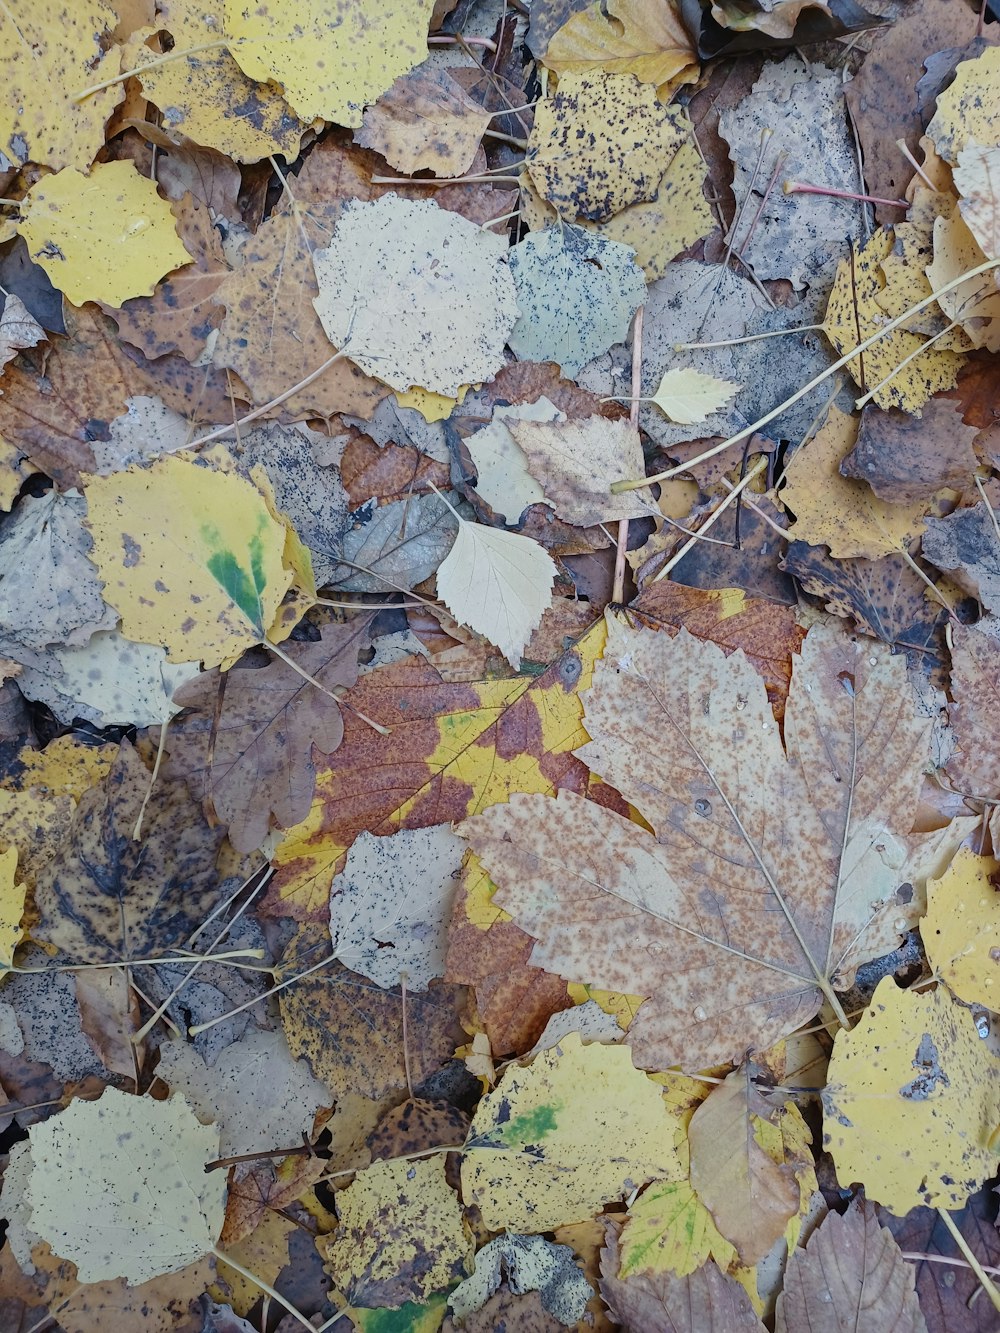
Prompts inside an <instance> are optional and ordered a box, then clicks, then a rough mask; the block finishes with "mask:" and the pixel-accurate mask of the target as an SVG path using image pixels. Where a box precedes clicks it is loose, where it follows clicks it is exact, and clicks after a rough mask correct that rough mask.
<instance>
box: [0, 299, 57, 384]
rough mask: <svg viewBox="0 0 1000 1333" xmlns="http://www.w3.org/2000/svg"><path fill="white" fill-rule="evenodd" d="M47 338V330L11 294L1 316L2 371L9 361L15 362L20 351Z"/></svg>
mask: <svg viewBox="0 0 1000 1333" xmlns="http://www.w3.org/2000/svg"><path fill="white" fill-rule="evenodd" d="M45 336H46V334H45V330H44V329H43V328H42V326H41V324H39V323H38V321H37V320H36V319H35V317H34V316H33V315H32V314H30V313H29V311H28V308H27V306H26V305H25V304H24V302H23V301H22V300H21V298H20V297H19V296H17V295H15V294H14V293H13V292H11V293H9V294H8V295H7V297H6V298H5V300H4V303H3V313H2V314H0V370H2V368H3V367H4V366H5V365H6V364H7V362H8V361H13V359H14V357H15V356H17V354H18V352H19V351H21V350H22V349H23V348H25V347H34V346H36V345H37V344H38V343H40V342H42V341H43V340H44V338H45Z"/></svg>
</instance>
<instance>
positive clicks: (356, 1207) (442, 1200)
mask: <svg viewBox="0 0 1000 1333" xmlns="http://www.w3.org/2000/svg"><path fill="white" fill-rule="evenodd" d="M337 1214H338V1218H339V1225H338V1227H337V1230H336V1231H335V1232H333V1234H332V1235H330V1236H329V1237H327V1238H326V1239H325V1241H324V1242H322V1244H321V1246H320V1249H321V1253H323V1256H324V1258H325V1259H326V1265H327V1270H328V1272H329V1273H330V1276H331V1277H332V1278H333V1281H334V1284H335V1285H336V1287H337V1288H338V1289H339V1290H340V1291H342V1292H343V1293H344V1295H345V1297H346V1298H347V1300H348V1301H349V1302H350V1304H351V1305H357V1306H364V1307H366V1308H368V1309H376V1310H378V1309H385V1308H393V1307H396V1308H398V1307H399V1306H400V1305H402V1304H403V1303H404V1302H407V1301H412V1302H420V1301H423V1300H426V1298H427V1297H428V1296H430V1295H431V1294H432V1293H433V1292H435V1291H440V1290H441V1289H442V1288H444V1287H448V1286H450V1285H451V1284H452V1283H453V1282H454V1281H455V1279H456V1278H458V1277H461V1276H462V1275H463V1274H464V1273H465V1271H466V1267H467V1265H468V1263H469V1261H470V1260H471V1258H472V1249H473V1247H472V1238H471V1234H470V1233H469V1231H468V1229H467V1227H466V1224H465V1221H464V1219H463V1216H462V1208H461V1205H460V1204H459V1202H458V1199H457V1197H456V1196H455V1193H454V1192H453V1190H452V1189H451V1188H450V1187H449V1185H448V1183H447V1181H446V1180H445V1174H444V1162H443V1160H442V1159H441V1158H440V1157H437V1158H433V1159H431V1160H430V1161H423V1162H421V1161H417V1162H405V1161H395V1162H375V1163H373V1165H372V1166H370V1167H368V1168H367V1170H365V1171H359V1172H358V1174H357V1175H356V1176H355V1178H354V1181H353V1183H352V1184H350V1185H349V1186H348V1187H347V1189H346V1190H342V1191H341V1192H340V1194H338V1196H337Z"/></svg>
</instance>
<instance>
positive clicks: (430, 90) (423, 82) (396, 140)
mask: <svg viewBox="0 0 1000 1333" xmlns="http://www.w3.org/2000/svg"><path fill="white" fill-rule="evenodd" d="M491 119H492V115H491V113H490V112H489V111H484V110H483V108H482V107H481V106H480V105H479V103H478V102H474V101H473V100H472V98H471V97H470V96H469V94H468V93H467V92H466V91H465V89H464V88H463V87H462V86H461V84H459V83H458V82H456V80H455V79H453V78H452V77H451V74H450V73H449V72H448V70H446V69H436V68H434V67H433V66H428V67H423V66H421V67H418V68H417V69H415V70H411V71H410V73H409V74H403V75H401V76H400V78H398V79H397V80H396V82H395V83H394V84H393V85H392V87H391V88H389V89H388V90H387V91H386V92H385V93H383V95H382V96H381V97H380V98H379V99H378V101H377V102H376V103H375V105H374V106H369V107H368V108H367V109H366V111H365V113H364V118H363V120H362V122H361V128H360V129H359V130H356V131H355V133H354V142H355V143H357V144H360V145H361V146H362V147H363V148H371V149H373V150H374V151H375V152H376V153H381V154H382V156H383V157H384V158H385V160H386V161H387V162H388V163H389V165H390V166H392V167H395V169H396V170H397V171H402V172H404V173H405V174H406V175H407V176H412V175H413V173H414V172H417V171H433V172H434V174H435V175H436V176H461V175H464V173H465V172H467V171H468V170H469V169H470V168H471V166H472V163H473V159H474V158H475V156H476V150H477V149H478V148H479V145H480V143H481V142H482V138H483V131H484V130H486V129H488V128H489V124H490V121H491Z"/></svg>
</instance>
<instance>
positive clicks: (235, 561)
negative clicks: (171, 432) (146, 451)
mask: <svg viewBox="0 0 1000 1333" xmlns="http://www.w3.org/2000/svg"><path fill="white" fill-rule="evenodd" d="M86 494H87V502H88V519H87V524H88V526H89V528H90V530H91V533H92V535H93V538H94V552H93V559H94V562H95V564H97V566H98V568H99V569H100V571H101V575H102V577H103V578H104V581H105V595H106V596H107V598H108V600H109V601H110V602H111V605H112V606H114V608H115V609H116V610H117V611H118V613H119V615H120V616H121V618H122V629H123V632H124V633H125V634H126V635H127V636H128V637H129V638H131V639H135V640H137V641H138V642H140V643H159V644H162V645H163V647H164V648H166V650H167V656H168V658H169V659H170V660H171V661H175V662H187V661H191V660H192V659H193V658H195V659H201V660H202V661H204V663H205V665H206V666H217V665H218V664H219V663H220V662H222V661H223V660H224V659H226V658H229V657H233V656H235V655H238V654H239V653H240V652H242V651H243V649H245V648H248V647H250V645H251V644H254V643H260V642H262V641H263V640H264V639H265V638H266V637H267V634H268V630H269V629H270V627H271V625H272V623H273V621H274V618H275V615H276V613H277V610H278V606H279V605H280V603H281V599H282V597H283V596H284V595H285V593H286V591H287V590H288V588H289V587H290V586H291V583H292V572H291V571H290V570H288V569H286V568H285V565H284V563H283V553H284V549H285V539H286V529H285V526H284V524H282V523H280V522H278V520H277V519H275V518H273V517H272V515H271V512H270V510H269V509H268V506H267V503H266V501H265V499H264V496H262V495H261V493H260V491H259V490H257V488H256V487H255V486H253V485H252V484H251V483H250V482H249V481H245V480H244V479H243V478H242V477H238V476H235V475H229V476H227V475H225V474H223V473H221V472H215V471H213V470H212V469H211V468H206V467H202V466H200V465H199V464H197V463H193V462H190V461H188V460H186V459H181V458H175V457H172V456H167V457H165V458H160V459H157V461H156V462H154V463H153V464H152V465H151V466H150V467H148V468H136V467H132V468H129V469H128V471H127V472H116V473H112V475H111V476H109V477H92V478H91V479H90V481H89V483H88V485H87V488H86Z"/></svg>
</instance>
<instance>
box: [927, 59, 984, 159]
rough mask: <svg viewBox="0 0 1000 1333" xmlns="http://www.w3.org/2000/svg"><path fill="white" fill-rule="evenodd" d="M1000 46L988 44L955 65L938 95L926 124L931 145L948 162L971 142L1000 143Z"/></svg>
mask: <svg viewBox="0 0 1000 1333" xmlns="http://www.w3.org/2000/svg"><path fill="white" fill-rule="evenodd" d="M998 83H1000V47H997V46H987V47H986V48H985V49H984V50H983V51H981V52H980V53H979V55H977V56H975V57H974V58H973V59H972V60H963V61H961V62H960V64H958V65H957V66H956V68H955V77H954V79H953V80H952V82H951V83H950V84H949V85H948V87H947V88H946V89H945V90H944V92H943V93H940V94H939V95H938V99H937V110H936V111H935V113H934V118H933V120H932V121H931V123H930V124H929V125H928V126H927V133H928V135H929V136H930V138H931V139H933V141H934V146H935V148H936V149H937V150H938V152H939V153H940V154H941V156H942V157H943V158H945V159H946V160H947V161H948V162H957V161H958V155H959V153H960V152H961V151H962V149H963V148H965V147H966V146H967V145H968V144H969V143H970V142H975V143H977V144H981V145H982V146H983V147H984V148H994V147H996V146H997V145H998V144H1000V103H998V101H997V96H996V89H997V85H998Z"/></svg>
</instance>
